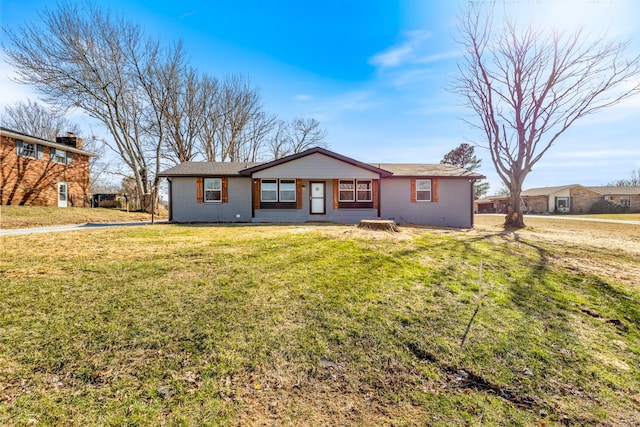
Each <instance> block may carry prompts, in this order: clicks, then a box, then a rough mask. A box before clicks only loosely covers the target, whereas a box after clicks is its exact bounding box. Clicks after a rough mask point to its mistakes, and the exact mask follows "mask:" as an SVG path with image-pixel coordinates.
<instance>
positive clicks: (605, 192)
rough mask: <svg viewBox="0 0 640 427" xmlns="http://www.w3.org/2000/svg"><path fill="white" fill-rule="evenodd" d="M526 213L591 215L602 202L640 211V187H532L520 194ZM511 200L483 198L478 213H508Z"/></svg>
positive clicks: (577, 185)
mask: <svg viewBox="0 0 640 427" xmlns="http://www.w3.org/2000/svg"><path fill="white" fill-rule="evenodd" d="M520 200H521V201H522V211H523V212H525V213H578V214H580V213H588V212H589V211H590V209H591V206H592V205H593V204H594V203H596V202H598V201H599V200H608V201H610V202H611V203H614V204H617V205H620V206H623V207H626V208H627V209H628V211H629V212H640V187H606V186H604V187H603V186H600V187H585V186H582V185H580V184H571V185H561V186H557V187H540V188H529V189H527V190H524V191H523V192H522V193H521V194H520ZM508 203H509V197H508V196H506V195H498V196H490V197H484V198H482V199H479V200H476V201H475V202H474V205H475V207H474V209H475V211H476V212H478V213H494V212H497V213H505V212H506V206H507V204H508Z"/></svg>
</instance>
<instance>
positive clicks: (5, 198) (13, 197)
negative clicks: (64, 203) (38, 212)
mask: <svg viewBox="0 0 640 427" xmlns="http://www.w3.org/2000/svg"><path fill="white" fill-rule="evenodd" d="M43 149H44V152H43V158H42V160H40V159H33V158H28V157H22V156H18V155H17V153H16V140H15V139H14V138H10V137H7V136H5V135H0V181H1V182H0V192H1V193H2V204H3V205H9V204H10V205H30V206H58V182H61V181H64V182H67V184H68V188H69V199H68V200H69V202H68V203H69V206H78V207H80V206H85V207H88V206H90V201H89V195H90V190H89V158H88V156H86V155H82V154H78V153H72V155H73V159H72V161H71V165H64V164H59V163H55V162H51V161H50V160H49V159H50V147H47V146H43Z"/></svg>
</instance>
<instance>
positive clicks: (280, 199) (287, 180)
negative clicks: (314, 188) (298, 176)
mask: <svg viewBox="0 0 640 427" xmlns="http://www.w3.org/2000/svg"><path fill="white" fill-rule="evenodd" d="M282 184H286V185H292V186H293V187H292V188H287V189H285V190H283V189H282ZM296 192H297V191H296V180H295V179H292V178H284V179H279V180H278V200H277V201H278V202H280V203H295V202H297V200H296ZM283 193H291V194H292V195H293V199H286V200H285V199H283V197H282V194H283Z"/></svg>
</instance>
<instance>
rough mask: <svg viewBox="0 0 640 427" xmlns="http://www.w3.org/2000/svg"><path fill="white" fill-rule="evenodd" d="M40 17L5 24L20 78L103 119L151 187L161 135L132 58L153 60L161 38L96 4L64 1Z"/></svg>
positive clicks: (55, 100)
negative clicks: (151, 123)
mask: <svg viewBox="0 0 640 427" xmlns="http://www.w3.org/2000/svg"><path fill="white" fill-rule="evenodd" d="M39 18H40V22H39V23H40V25H37V24H30V25H26V26H24V27H21V28H18V29H15V30H14V29H12V28H5V33H6V34H7V37H8V40H9V42H10V47H5V54H6V58H7V60H8V62H9V63H10V64H11V65H13V66H14V67H15V69H16V70H17V73H18V81H19V82H22V83H26V84H30V85H32V87H34V88H35V90H36V92H37V93H39V94H40V95H41V96H42V97H43V99H44V100H45V101H46V102H48V103H50V104H52V105H56V106H60V107H62V108H70V107H79V108H81V109H83V110H84V111H85V112H86V113H87V114H88V115H89V116H91V117H93V118H95V119H97V120H99V121H100V122H101V123H103V124H104V126H106V128H107V129H108V130H109V133H110V134H111V136H112V139H113V142H111V143H110V144H109V146H110V147H111V148H112V149H113V150H114V151H115V152H116V153H118V154H119V156H120V157H121V159H122V161H123V163H124V164H125V165H126V166H127V167H128V168H129V169H130V170H131V172H132V174H133V175H134V178H135V182H136V187H137V191H138V192H140V193H142V194H150V193H151V186H152V184H151V182H150V174H152V172H153V169H152V168H151V165H153V159H150V158H149V151H151V152H153V151H155V146H154V145H153V142H154V141H155V139H153V138H151V137H150V134H149V129H148V126H146V125H147V123H146V122H145V119H146V116H145V108H146V107H147V105H148V97H147V94H146V93H145V91H144V90H143V88H142V87H141V85H140V81H139V79H138V77H139V73H138V72H137V71H138V70H137V69H136V66H135V61H134V59H135V60H136V61H137V62H138V64H140V63H144V61H145V60H149V59H152V58H153V52H155V51H156V50H157V48H156V46H157V43H158V42H157V41H153V40H150V39H149V40H145V39H144V38H143V35H142V31H141V29H140V27H139V26H138V25H136V24H134V23H132V22H130V21H127V20H125V19H124V18H123V17H121V16H116V15H114V14H111V13H109V12H108V11H106V10H103V9H101V8H100V7H98V6H97V5H95V4H85V6H83V7H82V8H80V7H79V6H77V5H72V4H69V3H60V4H59V5H58V8H57V9H55V10H51V9H48V8H45V9H44V10H43V11H42V12H41V13H40V14H39ZM149 144H151V148H150V147H149ZM149 148H150V150H149Z"/></svg>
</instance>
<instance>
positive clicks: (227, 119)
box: [199, 76, 275, 162]
mask: <svg viewBox="0 0 640 427" xmlns="http://www.w3.org/2000/svg"><path fill="white" fill-rule="evenodd" d="M201 90H202V93H201V102H200V104H199V105H200V108H202V110H203V112H204V116H203V117H202V122H201V127H200V132H199V140H200V149H201V152H202V153H203V155H204V157H205V158H206V159H207V161H211V162H212V161H231V162H243V161H255V160H256V159H257V158H258V157H259V156H260V151H261V148H262V146H263V145H264V143H265V141H266V139H267V136H268V135H269V133H270V132H271V130H272V129H273V127H274V126H275V118H274V117H273V116H271V115H269V114H267V113H266V112H265V111H264V108H263V102H262V96H261V94H260V91H259V90H258V89H256V88H255V87H253V86H251V84H250V82H249V81H248V80H247V79H244V78H243V77H241V76H230V77H227V78H226V79H224V80H223V81H222V82H221V83H220V82H218V80H215V79H212V78H204V80H203V83H202V89H201Z"/></svg>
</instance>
